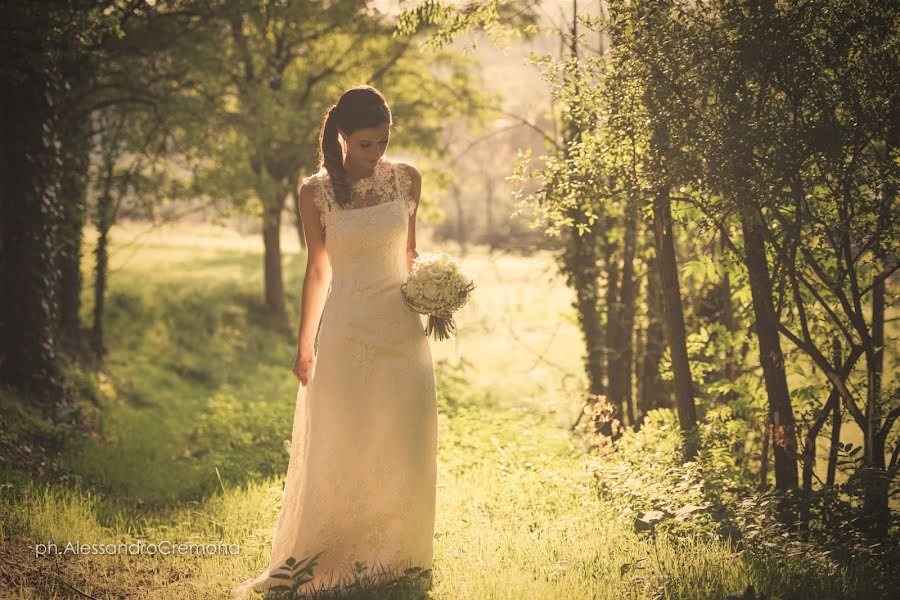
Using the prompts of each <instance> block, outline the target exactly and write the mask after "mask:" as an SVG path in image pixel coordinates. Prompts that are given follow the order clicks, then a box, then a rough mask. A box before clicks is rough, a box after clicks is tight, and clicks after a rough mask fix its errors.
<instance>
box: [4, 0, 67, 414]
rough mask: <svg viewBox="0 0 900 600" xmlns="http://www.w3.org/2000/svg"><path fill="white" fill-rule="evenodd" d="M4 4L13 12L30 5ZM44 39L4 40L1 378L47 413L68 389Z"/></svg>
mask: <svg viewBox="0 0 900 600" xmlns="http://www.w3.org/2000/svg"><path fill="white" fill-rule="evenodd" d="M7 8H8V10H7V9H4V11H3V12H4V15H5V16H7V17H9V18H16V17H17V15H16V13H17V11H19V10H24V9H25V8H24V7H19V8H16V7H7ZM28 10H32V8H31V7H28ZM33 10H35V11H41V12H43V9H42V8H41V7H36V8H34V9H33ZM31 18H33V19H36V21H34V22H38V23H40V24H44V22H45V21H46V20H47V17H46V15H40V16H35V15H31ZM43 42H44V40H43V39H42V37H41V35H40V33H39V32H34V33H33V34H31V35H29V36H25V38H24V39H20V40H19V43H18V44H16V45H12V44H4V50H5V57H4V64H3V71H4V74H5V76H7V77H10V76H14V77H15V78H16V82H15V84H12V85H6V86H4V93H3V94H2V95H0V96H2V97H0V120H2V124H3V127H2V130H3V141H2V142H0V148H2V151H0V152H2V155H0V165H2V166H0V169H2V175H0V186H2V190H0V383H4V384H9V385H11V386H13V387H15V388H16V389H17V390H18V391H19V392H20V395H21V397H22V399H23V400H24V401H25V402H28V403H29V404H31V405H33V406H34V407H35V408H37V409H39V410H40V411H41V412H42V413H43V414H45V415H49V414H50V413H51V411H52V408H53V406H54V405H55V404H56V403H57V402H58V401H59V400H61V399H62V397H63V393H64V392H63V376H62V372H61V370H60V368H59V362H58V360H57V338H56V331H57V327H58V324H59V315H58V292H57V290H58V285H59V272H58V270H57V266H58V262H57V257H56V254H57V250H58V248H59V243H58V237H57V236H58V229H57V228H58V225H59V222H60V218H61V217H60V215H61V211H62V208H61V206H60V198H59V195H58V184H59V178H58V176H59V168H58V166H57V155H56V150H55V146H56V138H55V132H56V130H57V129H56V122H55V113H56V111H57V110H58V107H57V106H56V102H57V98H58V97H59V93H60V92H59V90H60V83H59V78H58V77H57V75H56V73H55V71H54V70H53V69H52V67H50V66H49V65H46V64H43V63H42V61H43V60H45V49H44V48H43Z"/></svg>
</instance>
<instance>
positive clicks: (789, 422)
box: [737, 179, 797, 490]
mask: <svg viewBox="0 0 900 600" xmlns="http://www.w3.org/2000/svg"><path fill="white" fill-rule="evenodd" d="M739 180H742V181H746V179H739ZM752 202H753V200H752V199H750V198H746V197H739V198H737V203H738V206H739V207H740V208H739V211H740V218H741V230H742V232H743V235H744V249H745V252H744V261H745V264H746V267H747V272H748V276H749V280H750V292H751V296H752V299H753V312H754V315H755V329H756V337H757V339H758V341H759V362H760V365H761V366H762V369H763V378H764V379H765V383H766V393H767V395H768V397H769V415H770V419H771V424H770V426H771V427H772V442H773V444H772V446H773V450H774V452H773V453H774V457H775V487H776V488H777V489H779V490H786V489H790V488H795V487H797V442H796V426H795V423H794V412H793V409H792V407H791V396H790V392H789V391H788V385H787V376H786V375H785V371H784V354H783V353H782V351H781V338H780V336H779V333H778V324H779V319H778V315H777V314H776V313H775V306H774V304H773V302H772V282H771V280H770V279H769V265H768V261H767V259H766V248H765V238H764V234H763V229H762V228H763V227H765V225H764V224H763V223H762V215H760V214H759V213H758V212H757V211H756V210H754V209H753V207H752Z"/></svg>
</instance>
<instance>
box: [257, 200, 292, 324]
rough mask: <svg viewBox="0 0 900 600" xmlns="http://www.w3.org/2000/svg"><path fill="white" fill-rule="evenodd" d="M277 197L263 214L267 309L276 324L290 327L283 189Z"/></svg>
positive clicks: (265, 208) (268, 204)
mask: <svg viewBox="0 0 900 600" xmlns="http://www.w3.org/2000/svg"><path fill="white" fill-rule="evenodd" d="M275 194H276V198H274V199H273V201H271V202H269V203H267V204H266V206H265V207H264V211H265V212H264V215H263V248H264V251H265V253H264V256H263V269H264V276H265V299H266V309H268V311H269V314H270V315H271V316H272V318H273V319H274V320H275V323H276V326H277V327H279V328H281V329H284V330H286V331H288V330H289V329H290V327H289V322H288V318H287V311H286V309H285V303H284V278H283V277H282V272H281V208H282V206H283V205H284V196H283V194H282V191H281V190H277V191H276V192H275Z"/></svg>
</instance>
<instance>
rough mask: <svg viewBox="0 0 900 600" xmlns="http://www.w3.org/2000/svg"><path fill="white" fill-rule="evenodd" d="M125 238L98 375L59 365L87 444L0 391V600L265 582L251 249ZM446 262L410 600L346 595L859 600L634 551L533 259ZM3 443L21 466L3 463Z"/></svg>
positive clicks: (275, 477)
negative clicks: (427, 515)
mask: <svg viewBox="0 0 900 600" xmlns="http://www.w3.org/2000/svg"><path fill="white" fill-rule="evenodd" d="M137 231H138V230H137V229H134V228H128V227H123V228H120V229H117V230H116V235H115V236H114V238H113V254H112V255H113V265H112V269H113V276H112V277H111V280H110V290H109V301H108V308H107V320H106V322H105V326H106V336H107V344H108V347H109V357H108V359H107V361H106V363H105V365H104V367H103V370H102V371H100V372H99V373H96V374H92V373H81V372H80V371H78V368H77V367H76V366H71V367H69V368H70V372H71V373H72V378H73V380H74V381H75V385H76V386H77V389H78V390H79V396H80V398H81V402H82V409H83V410H84V411H85V413H86V414H87V415H88V416H89V424H90V426H91V434H90V435H84V434H82V433H79V432H76V431H69V430H65V429H60V428H50V427H48V426H46V425H45V424H43V423H42V422H41V421H40V420H39V419H37V418H36V417H34V416H33V415H31V414H30V413H28V412H27V411H25V410H24V409H22V408H21V407H20V406H19V404H18V403H17V402H16V401H15V398H13V397H12V396H11V395H10V394H9V393H8V392H6V391H2V390H0V419H2V424H3V428H2V429H0V431H2V432H3V433H2V435H0V440H2V441H3V446H2V448H3V449H4V453H3V455H4V457H5V458H7V460H5V461H4V462H2V463H0V474H2V481H3V482H4V483H3V487H2V488H0V489H2V495H0V513H2V519H0V596H2V597H4V598H22V599H32V598H34V599H37V598H41V599H44V598H75V597H81V598H83V597H85V596H84V595H83V594H87V595H90V596H92V597H95V598H122V597H127V598H172V599H175V598H198V599H201V598H216V599H219V598H224V597H227V596H228V590H229V589H230V588H231V587H232V586H233V585H235V584H236V583H238V582H240V581H242V580H243V579H245V578H246V577H249V576H252V575H256V574H257V573H259V572H260V571H261V570H262V569H263V568H264V567H265V566H266V561H267V559H268V554H267V553H268V550H269V548H270V544H271V533H272V528H273V526H274V523H275V519H276V517H277V512H278V508H279V503H280V499H281V486H282V477H283V476H284V472H285V470H286V467H287V459H288V454H287V452H286V449H285V445H284V444H285V441H287V440H288V438H289V436H290V428H291V418H292V415H293V402H294V398H295V394H296V390H297V382H296V379H295V378H294V376H293V375H292V374H291V373H290V367H291V364H292V361H293V358H294V352H295V347H294V343H295V341H294V340H291V339H285V338H284V337H283V336H280V335H278V334H275V333H273V330H272V328H271V327H270V326H269V324H268V323H267V322H266V320H265V319H263V318H260V317H259V315H260V314H261V313H262V311H261V306H260V300H259V298H260V296H261V286H262V280H261V275H260V271H261V264H262V257H261V254H260V250H259V244H258V243H256V244H253V243H249V242H247V240H241V239H236V238H235V237H234V236H232V237H229V238H226V237H224V236H222V238H223V239H221V240H219V239H218V238H217V236H216V235H215V231H212V230H208V229H200V230H198V231H197V232H196V233H195V234H194V235H191V234H190V232H185V231H182V230H174V231H173V232H172V235H171V236H169V237H167V236H166V235H162V234H160V235H156V234H154V236H152V239H148V237H149V236H145V237H144V238H138V239H140V240H141V242H140V244H141V245H139V246H135V245H134V243H129V240H132V239H135V237H134V236H135V234H136V232H137ZM423 247H424V246H423ZM448 250H449V251H451V252H453V249H448ZM462 264H463V267H464V268H465V269H466V270H467V271H468V272H469V273H470V274H471V275H472V276H473V277H474V279H475V280H476V282H477V283H478V289H477V291H476V295H475V297H474V299H473V300H472V302H471V303H470V305H469V306H467V307H466V308H465V309H463V311H461V313H460V314H459V315H458V317H457V321H458V323H459V325H458V327H459V329H458V334H459V335H458V337H457V338H456V339H455V340H454V341H451V342H445V343H441V344H438V343H433V344H432V348H433V351H434V356H435V361H436V363H437V367H438V368H437V374H438V386H439V402H440V405H439V413H440V416H439V464H438V469H439V470H438V500H437V502H438V506H437V522H436V526H435V557H434V569H433V584H432V588H431V591H430V596H426V595H423V594H422V593H421V592H414V591H411V590H404V589H393V590H382V591H380V592H377V593H369V594H368V596H366V595H365V594H359V595H358V596H359V597H378V598H388V597H391V598H394V597H396V598H421V597H433V598H439V599H447V600H462V599H478V600H490V599H518V598H531V599H545V598H546V599H554V600H555V599H558V598H598V599H601V598H602V599H606V598H610V599H612V598H615V599H617V600H619V599H623V598H654V597H665V598H691V599H701V598H710V599H713V598H716V599H724V598H725V597H726V596H727V595H728V594H734V593H738V592H739V591H741V590H743V589H745V588H746V587H747V585H750V584H753V585H754V586H755V588H756V589H757V590H758V591H761V592H763V593H765V594H766V597H767V598H806V597H816V598H824V597H828V594H831V595H832V596H833V597H835V598H837V597H853V598H864V597H873V596H865V595H859V593H857V592H860V591H864V590H865V587H864V586H861V584H859V582H858V581H857V580H856V579H854V575H853V574H852V573H845V572H839V573H833V574H828V575H827V576H826V575H823V574H822V573H816V572H810V570H809V569H808V568H805V566H804V565H802V564H795V563H790V562H789V563H788V567H791V566H792V565H793V567H795V568H793V569H791V568H784V567H783V566H780V565H779V566H776V565H765V564H760V563H758V562H755V561H749V560H746V559H745V558H744V557H743V556H742V555H740V554H738V553H737V550H736V549H735V548H733V547H731V546H730V545H729V544H727V543H725V542H721V541H717V540H710V539H706V538H699V537H698V538H693V539H691V538H689V539H684V540H676V539H674V538H670V537H660V538H658V539H653V538H649V537H647V536H646V535H642V534H639V533H637V532H636V531H635V530H634V527H633V526H632V519H631V518H630V517H629V515H627V514H623V512H622V510H621V507H620V506H619V505H618V504H617V503H615V502H611V501H609V500H607V499H603V498H601V497H600V496H598V494H597V493H596V489H595V485H594V481H593V472H592V468H593V466H592V465H593V463H592V461H591V459H590V457H589V456H588V455H586V454H585V451H584V448H583V447H582V444H581V442H580V441H579V440H578V439H577V438H574V437H573V436H572V435H571V434H570V433H569V432H568V425H569V424H570V423H572V422H574V420H575V417H576V416H577V413H578V410H580V408H581V407H580V404H579V401H578V398H577V395H576V394H575V393H574V391H575V390H578V389H579V388H580V387H581V386H583V384H584V381H583V375H581V373H580V369H581V367H580V365H581V357H580V354H581V344H580V336H579V333H578V329H577V327H576V326H575V324H574V322H573V320H572V316H571V308H570V306H569V304H570V301H571V295H570V292H569V291H568V290H567V289H566V287H565V285H564V284H563V282H562V281H561V280H560V279H559V277H558V276H555V274H554V273H555V272H554V268H553V263H552V260H551V258H550V257H549V256H546V255H538V256H536V257H516V256H508V255H495V256H491V255H489V254H487V253H486V252H483V251H481V250H476V251H474V252H473V253H471V254H470V255H468V256H466V257H465V259H464V260H463V261H462ZM303 266H304V265H303V257H302V255H301V254H300V253H297V252H293V253H292V252H288V253H287V254H286V256H285V261H284V272H285V276H286V277H285V285H286V289H287V290H288V291H287V302H288V305H289V306H290V307H292V314H293V315H296V314H298V312H299V290H300V285H301V276H302V272H303ZM85 272H90V269H89V265H88V264H87V263H86V264H85ZM89 289H90V283H89V282H86V285H85V319H87V318H88V315H89V309H90V297H89ZM294 319H295V322H294V324H295V325H296V317H294ZM48 440H50V441H52V444H49V445H48V444H47V441H48ZM39 442H40V443H39ZM41 443H42V444H44V445H43V446H42V445H41ZM23 444H24V445H25V446H27V447H29V448H32V449H31V450H30V451H29V452H25V451H24V450H18V452H20V454H17V455H15V456H18V457H19V459H18V460H15V462H13V461H10V460H9V457H10V456H12V455H11V452H12V449H13V448H20V449H21V448H22V447H23ZM45 446H46V447H45ZM41 462H43V463H44V467H41ZM48 465H50V466H48ZM51 467H52V468H51ZM50 540H53V541H55V542H56V543H57V544H58V545H62V544H61V543H65V541H67V540H70V541H73V542H82V543H89V544H108V543H116V542H133V541H135V540H144V541H146V542H156V543H159V542H163V541H171V542H199V543H207V542H208V543H219V542H221V543H224V544H233V545H238V546H239V553H237V554H225V553H221V552H220V553H219V554H213V555H206V556H200V555H180V556H179V555H160V554H157V555H155V556H151V555H149V554H146V553H144V554H135V555H130V556H126V555H123V554H118V555H107V556H97V555H90V554H67V555H56V556H54V555H49V556H43V557H36V556H35V544H37V543H42V542H47V541H50ZM796 563H799V561H796ZM76 589H77V590H78V591H75V590H76ZM807 593H815V594H818V595H815V596H810V595H805V594H807ZM854 593H856V595H854Z"/></svg>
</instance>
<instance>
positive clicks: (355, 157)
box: [338, 123, 391, 167]
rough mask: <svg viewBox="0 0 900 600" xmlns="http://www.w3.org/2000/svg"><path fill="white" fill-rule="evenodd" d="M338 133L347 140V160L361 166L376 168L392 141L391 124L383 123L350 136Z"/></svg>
mask: <svg viewBox="0 0 900 600" xmlns="http://www.w3.org/2000/svg"><path fill="white" fill-rule="evenodd" d="M338 131H339V132H340V134H341V137H343V138H344V140H345V143H346V147H347V158H348V159H349V160H352V161H353V162H355V163H358V164H359V165H361V166H366V167H374V166H375V163H377V162H378V159H379V158H381V155H382V154H384V151H385V149H386V148H387V145H388V142H389V141H390V136H391V124H390V123H383V124H382V125H376V126H375V127H367V128H365V129H357V130H356V131H354V132H353V133H351V134H349V135H346V134H345V133H344V132H343V131H341V130H338Z"/></svg>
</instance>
